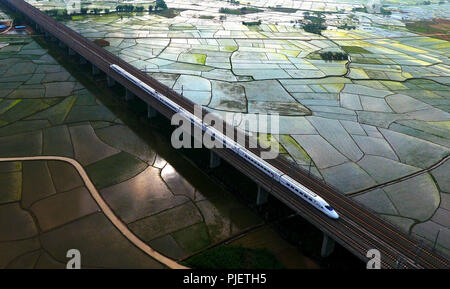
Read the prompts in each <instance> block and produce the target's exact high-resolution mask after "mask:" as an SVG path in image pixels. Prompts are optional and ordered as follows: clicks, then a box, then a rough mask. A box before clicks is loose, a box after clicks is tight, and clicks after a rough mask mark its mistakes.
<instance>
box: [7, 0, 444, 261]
mask: <svg viewBox="0 0 450 289" xmlns="http://www.w3.org/2000/svg"><path fill="white" fill-rule="evenodd" d="M0 1H3V2H4V3H7V4H9V6H10V7H13V8H15V9H17V10H19V11H20V12H21V13H23V14H25V15H26V16H28V17H29V18H30V19H31V20H32V21H33V22H35V23H36V24H37V25H39V26H40V27H41V28H43V29H44V30H45V31H46V32H48V33H50V34H52V35H53V36H54V37H55V38H57V39H59V41H61V42H63V43H65V44H66V45H67V46H68V47H70V48H71V49H73V50H74V51H76V52H77V53H78V54H80V55H81V56H82V57H84V58H85V59H87V60H88V61H89V62H91V63H92V64H93V65H95V66H96V67H98V68H99V69H101V70H102V71H104V72H105V73H106V74H108V75H109V76H111V77H113V78H114V79H115V80H117V81H118V82H120V83H121V84H122V85H123V86H125V87H126V88H127V89H130V91H132V92H133V93H134V94H136V95H137V96H138V97H139V98H141V99H142V100H144V101H145V102H147V103H149V104H150V105H152V106H153V107H155V108H156V109H157V110H158V111H159V112H160V113H162V114H163V115H165V116H166V117H171V116H172V114H173V112H172V111H170V110H169V109H168V108H167V107H165V106H164V105H162V104H160V103H158V102H157V101H156V100H155V99H153V98H152V97H151V96H149V95H147V94H146V93H145V92H143V91H142V90H141V89H140V88H138V87H136V86H135V85H134V84H132V83H131V82H129V81H128V80H126V79H125V78H123V77H122V76H121V75H119V74H117V73H116V72H115V71H114V70H112V69H110V65H111V64H117V65H119V66H121V67H122V68H123V69H125V70H126V71H128V72H129V73H131V74H133V75H134V76H135V77H137V78H139V79H140V80H141V81H143V82H145V83H147V84H148V85H150V86H151V87H153V88H154V89H155V90H157V91H158V92H160V93H161V94H164V95H165V96H167V97H168V98H170V99H171V100H173V101H175V102H176V103H178V104H179V105H180V106H182V107H183V108H185V109H186V110H188V111H190V112H193V111H194V103H192V102H191V101H190V100H188V99H186V98H184V97H183V96H181V95H179V94H178V93H176V92H175V91H174V90H172V89H170V88H168V87H166V86H164V85H163V84H161V83H160V82H158V81H157V80H155V79H153V78H151V77H150V76H148V75H147V74H146V73H144V72H142V71H140V70H139V69H137V68H136V67H134V66H132V65H130V64H128V63H126V62H125V61H123V60H122V59H120V58H119V57H117V56H115V55H113V54H112V53H110V52H108V51H106V50H104V49H103V48H101V47H99V46H97V45H96V44H94V43H93V42H91V41H90V40H88V39H86V38H84V37H83V36H81V35H80V34H78V33H77V32H75V31H73V30H72V29H70V28H68V27H66V26H65V25H63V24H61V23H59V22H57V21H55V20H54V19H53V18H51V17H48V16H47V15H45V14H44V13H42V12H41V11H40V10H38V9H37V8H35V7H33V6H32V5H30V4H28V3H26V2H25V1H23V0H14V1H13V0H0ZM202 113H203V114H206V113H208V112H207V111H206V110H203V111H202ZM224 128H225V132H224V133H226V131H228V130H233V131H234V135H237V134H238V133H239V132H238V131H237V130H236V128H235V127H232V126H230V125H228V124H226V123H225V124H224ZM247 140H248V141H249V137H247ZM249 150H250V151H252V152H254V153H255V154H257V155H260V153H261V151H262V150H263V149H262V148H259V147H257V148H249ZM213 151H215V152H216V153H217V154H218V155H219V156H221V158H222V159H224V160H226V161H227V162H229V163H231V164H232V165H233V166H234V167H235V168H237V169H238V170H240V171H241V172H243V173H244V174H246V175H247V176H249V177H250V178H252V179H254V180H255V181H256V182H257V183H259V184H260V185H262V186H263V187H265V188H266V189H267V190H269V191H270V193H271V194H272V195H273V196H275V197H276V198H278V199H279V200H280V201H282V202H283V203H284V204H286V205H287V206H289V207H290V208H291V209H293V210H294V211H296V212H298V213H299V214H300V215H302V217H304V218H305V219H307V220H308V221H309V222H311V223H312V224H313V225H315V226H316V227H318V228H319V229H321V230H322V231H323V232H324V233H326V234H327V235H329V236H330V237H332V238H333V239H334V240H336V241H337V242H338V243H340V244H341V245H342V246H344V247H346V248H347V249H348V250H349V251H351V252H352V253H353V254H355V255H357V256H358V257H359V258H361V259H362V260H367V257H366V253H367V251H368V250H370V249H377V250H379V251H380V253H381V265H382V268H450V264H449V261H448V259H446V258H445V257H444V256H441V255H439V254H437V253H436V252H434V251H433V250H431V249H430V248H428V247H426V246H424V247H421V248H419V247H418V246H419V244H420V243H419V242H418V240H416V239H415V238H413V237H411V236H409V235H406V234H404V233H403V232H401V231H400V230H399V229H397V228H395V227H394V226H392V225H391V224H389V223H387V222H386V221H384V220H382V219H381V218H379V217H378V216H376V215H375V214H374V213H372V212H370V211H368V210H367V209H366V208H363V207H362V206H361V205H359V204H357V203H356V202H354V201H353V200H351V199H350V198H348V197H346V196H345V195H344V194H342V193H340V192H339V191H338V190H336V189H335V188H332V187H331V186H329V185H328V184H325V183H324V182H323V181H322V180H320V179H318V178H316V177H315V176H312V175H309V174H308V173H307V172H306V171H305V170H303V169H300V168H298V167H296V166H294V165H292V164H290V163H288V162H287V161H285V160H282V159H281V158H276V159H273V160H267V161H268V162H269V163H270V164H271V165H273V166H274V167H276V168H277V169H279V170H280V171H282V172H285V173H286V174H288V175H289V176H290V177H292V178H293V179H295V180H296V181H298V182H299V183H301V184H303V185H304V186H306V187H308V188H309V189H311V190H312V191H314V192H316V193H317V194H319V195H320V196H321V197H322V198H324V199H325V200H326V201H327V202H328V203H329V204H331V205H332V206H333V207H334V208H335V209H336V210H337V211H338V212H339V215H340V218H339V219H338V220H332V219H330V218H328V217H326V216H325V215H324V214H322V213H320V212H319V211H318V210H316V209H315V208H314V207H312V206H311V205H309V204H308V203H306V202H305V201H303V200H302V199H301V198H299V197H297V196H296V195H295V194H293V193H292V192H291V191H289V190H288V189H286V188H285V187H283V186H282V185H280V184H279V183H276V182H274V181H273V180H272V179H271V178H270V177H268V176H267V175H265V174H263V173H262V172H261V171H259V170H258V169H256V168H255V167H254V166H252V165H251V164H249V163H248V162H245V161H244V160H243V159H242V158H241V157H240V156H239V155H237V154H235V153H234V152H233V151H232V150H231V149H226V148H224V149H213ZM418 248H419V249H420V254H419V255H418V254H417V253H418V251H419V250H418ZM399 259H401V260H402V263H401V264H399V263H398V261H399Z"/></svg>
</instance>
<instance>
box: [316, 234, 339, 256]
mask: <svg viewBox="0 0 450 289" xmlns="http://www.w3.org/2000/svg"><path fill="white" fill-rule="evenodd" d="M334 243H335V241H334V240H333V239H331V238H330V236H328V235H327V234H325V233H323V240H322V250H321V251H320V255H321V256H322V257H324V258H326V257H328V256H330V255H331V253H333V251H334Z"/></svg>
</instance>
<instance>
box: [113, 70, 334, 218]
mask: <svg viewBox="0 0 450 289" xmlns="http://www.w3.org/2000/svg"><path fill="white" fill-rule="evenodd" d="M110 68H111V69H112V70H114V71H115V72H117V73H118V74H120V75H121V76H123V77H125V78H126V79H128V80H129V81H131V82H133V83H134V84H135V85H137V86H138V87H140V88H141V89H142V90H144V91H145V92H147V93H148V94H150V95H151V96H153V97H154V98H156V99H157V100H158V101H160V102H161V103H162V104H164V105H165V106H167V107H168V108H170V109H171V110H173V111H174V112H176V113H179V114H181V115H182V116H183V117H184V118H186V119H188V120H189V121H190V122H191V123H192V124H193V125H194V126H197V127H199V128H201V129H202V131H204V132H205V133H206V134H208V135H209V136H210V137H211V139H212V140H215V141H217V142H220V143H222V144H223V147H226V148H229V149H231V150H233V151H234V152H235V153H236V154H238V155H239V156H240V157H242V158H243V159H244V160H246V161H247V162H248V163H250V164H252V165H253V166H254V167H256V168H257V169H259V170H260V171H261V172H263V173H265V174H266V175H268V176H270V177H271V178H272V179H273V180H274V181H276V182H278V183H280V184H281V185H283V186H284V187H286V188H287V189H289V190H290V191H292V192H293V193H294V194H296V195H297V196H299V197H301V198H302V199H303V200H305V201H306V202H307V203H309V204H310V205H312V206H313V207H315V208H316V209H318V210H319V211H321V212H322V213H324V214H325V215H327V216H328V217H330V218H333V219H338V218H339V215H338V213H336V211H335V210H334V209H333V208H332V207H331V206H330V205H329V204H328V203H327V202H326V201H325V200H324V199H322V198H321V197H320V196H318V195H317V194H315V193H314V192H312V191H311V190H309V189H308V188H306V187H305V186H303V185H302V184H300V183H298V182H296V181H295V180H294V179H292V178H291V177H289V176H288V175H286V174H284V173H283V172H281V171H280V170H278V169H277V168H275V167H274V166H272V165H270V164H269V163H268V162H266V161H264V160H263V159H261V158H260V157H258V156H257V155H255V154H254V153H252V152H250V151H249V150H247V149H246V148H245V147H243V146H241V145H240V144H238V143H237V142H235V141H234V140H233V139H231V138H229V137H227V136H226V135H224V134H223V133H222V132H219V131H218V130H217V129H215V128H214V127H212V126H209V125H206V124H204V123H203V121H202V120H201V119H199V118H198V117H197V116H195V115H193V114H192V113H190V112H188V111H187V110H185V109H184V108H182V107H181V106H179V105H178V104H176V103H175V102H173V101H172V100H170V99H169V98H167V97H166V96H164V95H162V94H160V93H159V92H157V91H156V90H154V89H153V88H151V87H150V86H148V85H147V84H145V83H144V82H142V81H140V80H139V79H137V78H136V77H134V76H133V75H131V74H130V73H128V72H127V71H125V70H124V69H123V68H121V67H120V66H118V65H116V64H112V65H111V66H110Z"/></svg>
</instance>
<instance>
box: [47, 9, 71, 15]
mask: <svg viewBox="0 0 450 289" xmlns="http://www.w3.org/2000/svg"><path fill="white" fill-rule="evenodd" d="M45 13H46V14H47V15H48V16H66V15H68V13H67V9H50V10H46V11H45Z"/></svg>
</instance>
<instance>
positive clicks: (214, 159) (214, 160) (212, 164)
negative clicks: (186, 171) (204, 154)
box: [209, 150, 220, 169]
mask: <svg viewBox="0 0 450 289" xmlns="http://www.w3.org/2000/svg"><path fill="white" fill-rule="evenodd" d="M218 166H220V157H219V156H218V155H217V154H216V153H215V152H213V151H212V150H210V151H209V168H210V169H214V168H217V167H218Z"/></svg>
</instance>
